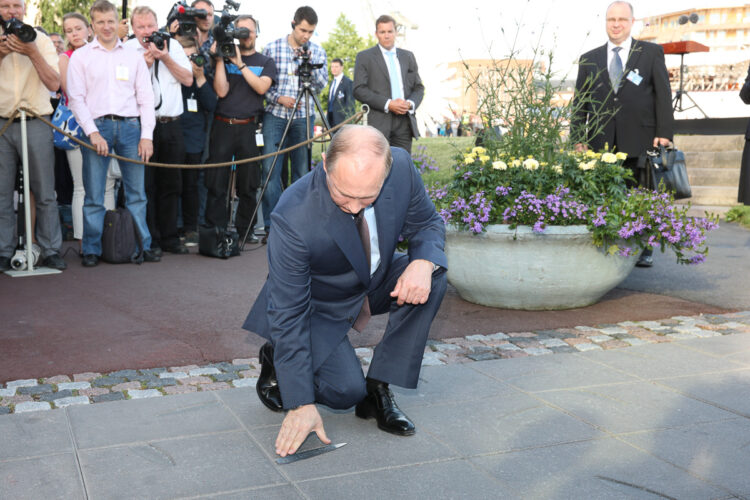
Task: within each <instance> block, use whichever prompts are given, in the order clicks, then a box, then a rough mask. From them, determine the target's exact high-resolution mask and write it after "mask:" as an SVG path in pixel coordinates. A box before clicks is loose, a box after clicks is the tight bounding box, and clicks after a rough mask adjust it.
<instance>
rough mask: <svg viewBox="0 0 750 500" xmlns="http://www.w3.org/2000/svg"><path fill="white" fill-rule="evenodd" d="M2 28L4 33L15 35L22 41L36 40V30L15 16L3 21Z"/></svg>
mask: <svg viewBox="0 0 750 500" xmlns="http://www.w3.org/2000/svg"><path fill="white" fill-rule="evenodd" d="M3 29H4V30H5V34H6V35H16V36H17V37H18V39H19V40H21V41H22V42H23V43H29V42H33V41H34V40H36V30H35V29H34V28H33V27H31V26H29V25H28V24H24V23H22V22H21V21H19V20H18V19H16V18H15V17H11V18H10V19H9V20H8V21H5V22H4V23H3Z"/></svg>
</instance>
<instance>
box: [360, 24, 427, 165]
mask: <svg viewBox="0 0 750 500" xmlns="http://www.w3.org/2000/svg"><path fill="white" fill-rule="evenodd" d="M375 36H376V37H377V39H378V44H377V45H376V46H374V47H371V48H369V49H366V50H363V51H362V52H360V53H359V54H357V59H356V61H355V63H354V97H355V98H356V99H357V100H358V101H360V102H362V103H363V104H367V105H368V106H369V107H370V112H369V114H368V115H367V124H368V125H371V126H373V127H375V128H376V129H378V130H380V131H381V132H382V133H383V135H384V136H385V138H386V139H388V143H389V144H390V145H391V146H397V147H400V148H404V149H405V150H407V151H408V152H410V153H411V139H412V137H414V138H417V137H419V129H418V128H417V119H416V117H415V116H414V113H415V112H416V110H417V108H418V107H419V104H420V103H421V102H422V97H424V85H422V79H421V78H420V77H419V71H418V68H417V60H416V58H415V57H414V54H413V53H411V52H409V51H408V50H404V49H397V48H396V47H395V45H396V21H395V20H394V19H393V18H392V17H391V16H386V15H383V16H380V17H379V18H378V19H377V21H375Z"/></svg>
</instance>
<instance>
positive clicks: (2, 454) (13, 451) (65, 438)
mask: <svg viewBox="0 0 750 500" xmlns="http://www.w3.org/2000/svg"><path fill="white" fill-rule="evenodd" d="M67 428H68V419H67V416H66V415H65V412H62V411H43V412H34V413H26V414H22V413H19V414H16V415H3V416H2V418H0V441H1V442H2V445H0V462H2V461H5V460H16V459H19V458H29V457H36V456H42V455H53V454H60V453H66V452H72V451H73V442H72V440H71V437H70V433H69V432H66V431H67ZM0 498H4V497H3V496H2V495H0Z"/></svg>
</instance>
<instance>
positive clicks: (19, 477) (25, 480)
mask: <svg viewBox="0 0 750 500" xmlns="http://www.w3.org/2000/svg"><path fill="white" fill-rule="evenodd" d="M2 440H3V442H5V441H6V438H5V437H4V436H3V439H2ZM0 498H7V499H11V498H12V499H13V500H37V499H40V498H64V499H75V500H77V499H79V498H80V499H83V498H86V497H85V494H84V488H83V484H82V483H81V476H80V473H79V471H78V464H77V462H76V456H75V454H73V453H72V452H69V453H61V454H57V455H46V456H40V457H34V458H26V459H23V460H12V461H2V460H0Z"/></svg>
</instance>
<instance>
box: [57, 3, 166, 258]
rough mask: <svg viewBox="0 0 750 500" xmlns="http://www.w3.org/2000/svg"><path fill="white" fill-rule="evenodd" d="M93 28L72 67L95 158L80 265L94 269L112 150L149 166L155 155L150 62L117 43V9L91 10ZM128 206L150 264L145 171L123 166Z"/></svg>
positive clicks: (78, 113) (72, 95) (86, 160)
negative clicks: (94, 149)
mask: <svg viewBox="0 0 750 500" xmlns="http://www.w3.org/2000/svg"><path fill="white" fill-rule="evenodd" d="M91 26H92V28H93V29H94V34H95V35H96V38H95V39H94V41H93V42H91V43H90V44H88V45H85V46H84V47H81V48H80V49H78V50H76V51H75V52H74V53H73V56H72V57H71V59H70V64H69V66H68V75H67V76H68V98H69V103H70V109H71V110H72V111H73V114H75V117H76V120H77V121H78V123H79V124H80V125H81V127H82V128H83V131H84V132H85V133H86V135H88V137H89V141H90V142H91V145H92V146H94V147H95V148H96V153H95V152H93V151H91V150H89V149H88V148H82V152H83V185H84V188H85V189H86V198H85V201H84V204H83V241H82V244H81V251H82V253H83V260H82V264H83V265H84V266H85V267H93V266H96V265H97V264H98V263H99V256H101V254H102V242H101V240H102V230H103V227H104V213H105V208H104V187H105V183H106V178H107V168H108V166H109V158H107V155H108V154H109V152H110V150H114V151H115V153H117V154H118V155H121V156H124V157H127V158H132V159H138V158H140V159H141V160H143V161H148V159H149V158H150V157H151V155H152V153H153V143H152V134H153V131H154V124H155V121H156V119H155V117H154V91H153V89H152V87H151V77H150V75H149V71H148V68H147V67H146V62H145V61H144V60H143V57H142V56H141V55H140V54H138V53H137V52H136V51H135V50H132V49H129V48H126V47H125V46H124V45H123V43H122V42H121V41H120V39H119V38H117V26H118V22H117V9H116V7H115V6H114V5H113V4H112V3H110V2H108V1H107V0H96V2H94V4H93V5H92V6H91ZM120 170H121V172H122V181H123V183H124V187H125V206H126V207H127V208H128V210H129V211H130V213H131V214H132V216H133V220H134V222H135V226H136V229H137V230H138V232H139V233H140V236H141V241H142V242H143V249H144V252H143V257H144V260H145V261H146V262H157V261H159V260H160V257H159V256H158V255H156V254H155V253H154V252H153V251H151V234H150V233H149V231H148V226H147V224H146V190H145V187H144V170H145V167H144V166H143V165H136V164H133V163H129V162H120Z"/></svg>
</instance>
